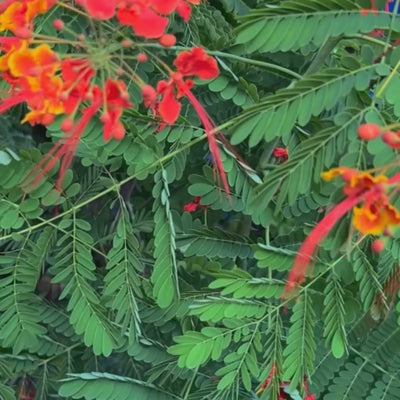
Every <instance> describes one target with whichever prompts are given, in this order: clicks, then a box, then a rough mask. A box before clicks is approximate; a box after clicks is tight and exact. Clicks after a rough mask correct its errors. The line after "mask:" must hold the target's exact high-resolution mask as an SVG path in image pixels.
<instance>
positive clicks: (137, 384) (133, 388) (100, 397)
mask: <svg viewBox="0 0 400 400" xmlns="http://www.w3.org/2000/svg"><path fill="white" fill-rule="evenodd" d="M70 376H71V377H70V378H68V379H65V380H64V381H63V384H62V385H61V387H60V390H59V395H60V396H61V397H72V398H73V399H80V398H85V399H87V400H128V399H153V398H154V399H157V400H180V399H181V398H180V397H179V396H176V395H175V394H173V393H169V392H167V391H166V390H164V389H162V388H159V387H157V386H154V385H151V384H149V383H146V382H143V381H139V380H136V379H132V378H128V377H124V376H119V375H112V374H108V373H100V372H91V373H83V374H70Z"/></svg>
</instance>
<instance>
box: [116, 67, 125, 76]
mask: <svg viewBox="0 0 400 400" xmlns="http://www.w3.org/2000/svg"><path fill="white" fill-rule="evenodd" d="M115 74H116V75H117V76H122V75H124V70H123V69H122V68H118V69H117V70H116V71H115Z"/></svg>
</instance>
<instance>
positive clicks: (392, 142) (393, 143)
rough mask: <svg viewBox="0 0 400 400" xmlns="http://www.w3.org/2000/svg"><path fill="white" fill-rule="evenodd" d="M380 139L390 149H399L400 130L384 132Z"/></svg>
mask: <svg viewBox="0 0 400 400" xmlns="http://www.w3.org/2000/svg"><path fill="white" fill-rule="evenodd" d="M382 140H383V141H384V142H385V143H386V144H387V145H388V146H389V147H391V148H392V149H395V150H399V149H400V132H396V133H394V132H386V133H384V134H383V135H382Z"/></svg>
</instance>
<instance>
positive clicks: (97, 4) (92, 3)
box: [85, 0, 117, 19]
mask: <svg viewBox="0 0 400 400" xmlns="http://www.w3.org/2000/svg"><path fill="white" fill-rule="evenodd" d="M85 6H86V11H87V12H88V13H89V15H90V16H91V17H93V18H95V19H110V18H112V17H113V16H114V15H115V10H116V7H117V1H116V0H86V1H85Z"/></svg>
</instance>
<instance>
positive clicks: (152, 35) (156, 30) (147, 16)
mask: <svg viewBox="0 0 400 400" xmlns="http://www.w3.org/2000/svg"><path fill="white" fill-rule="evenodd" d="M117 18H118V21H119V22H120V24H121V25H127V26H130V27H132V29H133V31H134V32H135V34H136V35H137V36H142V37H145V38H147V39H156V38H159V37H160V36H162V35H163V34H164V31H165V29H166V27H167V25H168V18H165V17H161V16H160V15H158V14H157V13H156V12H154V11H153V10H151V9H150V8H148V7H147V6H146V5H145V4H144V2H141V1H137V2H136V4H135V5H134V7H132V8H123V9H120V10H118V11H117Z"/></svg>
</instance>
